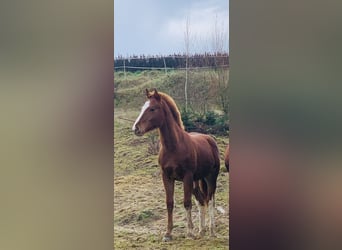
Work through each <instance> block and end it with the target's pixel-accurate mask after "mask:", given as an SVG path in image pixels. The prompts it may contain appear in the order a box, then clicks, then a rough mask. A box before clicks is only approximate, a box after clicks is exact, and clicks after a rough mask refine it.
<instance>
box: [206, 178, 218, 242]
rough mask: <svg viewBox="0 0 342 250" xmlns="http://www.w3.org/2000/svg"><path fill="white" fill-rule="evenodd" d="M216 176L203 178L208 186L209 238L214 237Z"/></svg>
mask: <svg viewBox="0 0 342 250" xmlns="http://www.w3.org/2000/svg"><path fill="white" fill-rule="evenodd" d="M216 179H217V175H211V176H209V177H208V178H205V180H206V182H207V185H208V199H207V204H208V212H209V221H210V222H209V230H210V236H212V237H214V236H215V191H216Z"/></svg>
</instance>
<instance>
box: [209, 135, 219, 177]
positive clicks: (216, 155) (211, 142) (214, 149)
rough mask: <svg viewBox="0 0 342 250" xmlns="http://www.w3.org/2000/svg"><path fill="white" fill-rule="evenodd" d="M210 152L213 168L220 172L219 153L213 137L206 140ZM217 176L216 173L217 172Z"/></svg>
mask: <svg viewBox="0 0 342 250" xmlns="http://www.w3.org/2000/svg"><path fill="white" fill-rule="evenodd" d="M207 141H208V143H209V145H210V147H211V150H212V152H213V156H214V160H215V167H216V168H217V169H218V170H220V151H219V149H218V146H217V143H216V141H215V139H214V138H213V137H208V139H207ZM217 174H218V172H217Z"/></svg>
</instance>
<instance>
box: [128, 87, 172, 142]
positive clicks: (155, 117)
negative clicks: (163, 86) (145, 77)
mask: <svg viewBox="0 0 342 250" xmlns="http://www.w3.org/2000/svg"><path fill="white" fill-rule="evenodd" d="M146 97H147V101H146V102H145V104H144V105H143V106H142V108H141V112H140V114H139V116H138V118H137V119H136V121H135V122H134V125H133V127H132V130H133V131H134V133H135V134H136V135H137V136H142V135H144V134H145V133H147V132H149V131H151V130H153V129H156V128H159V127H160V126H161V125H162V123H163V121H164V117H165V114H164V112H163V110H162V104H161V96H160V95H159V93H158V91H157V90H156V89H154V90H153V91H149V90H148V89H146Z"/></svg>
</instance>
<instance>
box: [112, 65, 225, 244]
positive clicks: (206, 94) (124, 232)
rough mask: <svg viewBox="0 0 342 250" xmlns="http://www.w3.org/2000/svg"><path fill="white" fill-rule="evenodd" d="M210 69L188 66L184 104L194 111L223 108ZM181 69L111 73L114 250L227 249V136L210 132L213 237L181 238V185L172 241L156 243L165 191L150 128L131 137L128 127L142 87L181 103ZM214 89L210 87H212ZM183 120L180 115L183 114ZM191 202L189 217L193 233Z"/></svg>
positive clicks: (161, 231) (136, 111)
mask: <svg viewBox="0 0 342 250" xmlns="http://www.w3.org/2000/svg"><path fill="white" fill-rule="evenodd" d="M215 74H216V73H215V72H213V71H192V72H190V75H189V76H190V77H189V78H190V80H189V90H190V91H189V99H190V106H191V108H192V109H193V110H196V111H198V112H200V111H203V110H204V109H207V110H214V111H215V112H221V113H222V112H223V111H222V109H221V107H220V105H219V103H218V99H219V98H218V96H215V94H217V93H218V92H217V88H216V89H215V81H211V80H215ZM184 81H185V74H184V71H170V72H167V74H165V72H164V71H141V72H135V73H132V72H126V75H125V73H124V72H115V75H114V86H115V96H114V105H115V106H114V248H115V249H132V248H137V249H228V233H229V206H228V200H229V185H228V182H229V174H228V173H227V172H226V170H225V167H224V161H223V154H224V150H225V147H226V145H227V143H228V141H229V139H228V137H227V136H219V135H216V136H215V138H216V141H217V144H218V146H219V150H220V156H221V157H220V158H221V169H220V174H219V176H218V180H217V191H216V195H215V197H216V208H217V210H216V215H215V219H216V233H217V237H216V238H210V237H209V235H208V234H207V235H205V236H204V237H203V238H201V239H194V240H193V239H187V238H185V232H186V219H185V210H184V207H183V186H182V183H181V182H176V185H175V208H174V230H173V237H174V239H173V241H171V242H162V237H163V234H164V233H165V229H166V223H167V222H166V217H167V214H166V204H165V192H164V187H163V183H162V180H161V173H160V167H159V166H158V160H157V158H158V156H157V154H156V152H154V153H153V152H152V153H151V152H150V150H149V149H150V146H151V144H152V145H153V144H155V143H153V138H154V136H155V135H156V134H155V133H148V134H146V135H144V136H142V137H137V136H135V135H134V133H133V132H132V130H131V128H132V125H133V122H134V120H135V118H136V117H137V116H138V115H139V112H140V108H141V106H142V104H143V103H144V102H145V98H146V97H145V95H144V90H145V88H157V89H158V90H160V91H163V92H165V93H168V94H169V95H171V96H172V97H173V98H174V99H175V101H176V103H177V105H178V106H179V108H180V109H182V108H183V107H184V92H183V90H184ZM215 91H216V92H215ZM183 119H184V118H183ZM197 212H198V211H197V207H196V205H195V203H194V201H193V213H192V216H193V222H194V226H195V233H197V232H198V218H197Z"/></svg>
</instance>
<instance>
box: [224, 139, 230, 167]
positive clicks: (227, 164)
mask: <svg viewBox="0 0 342 250" xmlns="http://www.w3.org/2000/svg"><path fill="white" fill-rule="evenodd" d="M224 165H226V168H227V171H228V172H229V144H228V145H227V148H226V151H225V153H224Z"/></svg>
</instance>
